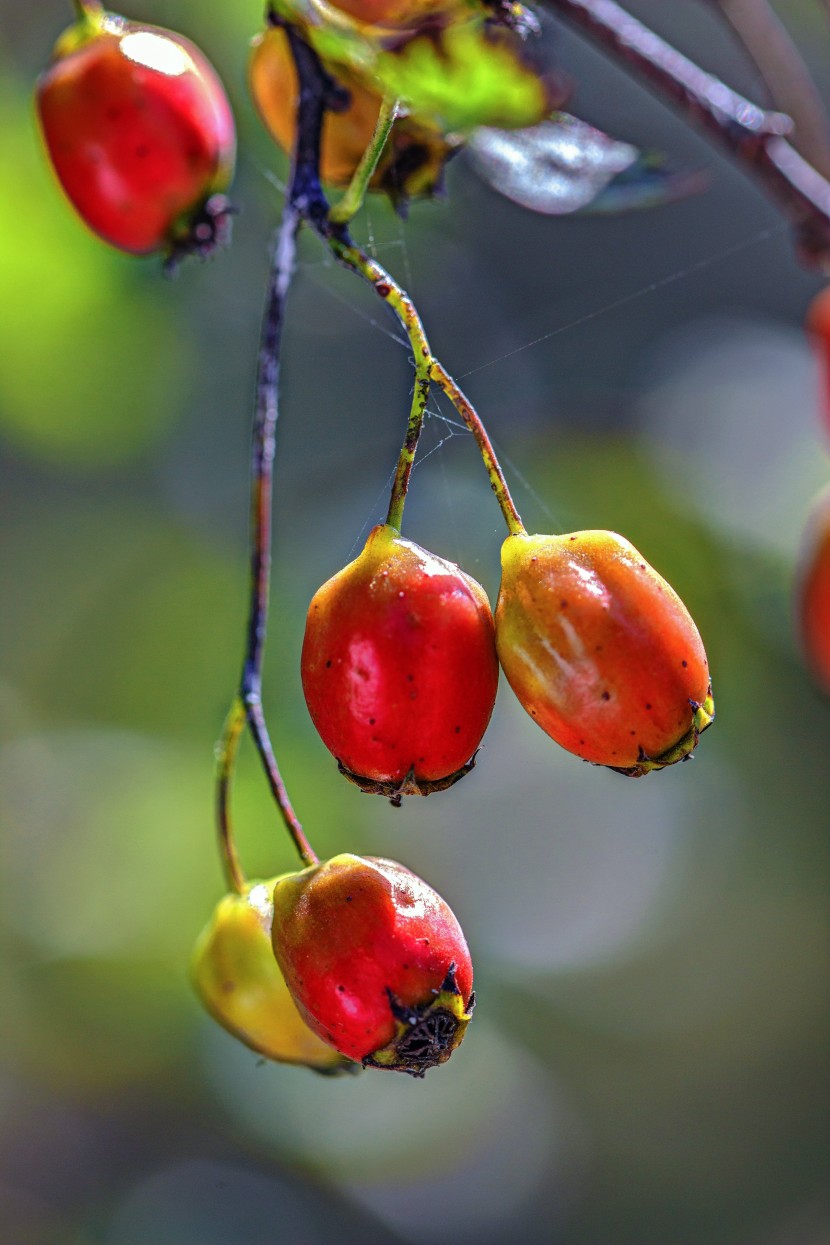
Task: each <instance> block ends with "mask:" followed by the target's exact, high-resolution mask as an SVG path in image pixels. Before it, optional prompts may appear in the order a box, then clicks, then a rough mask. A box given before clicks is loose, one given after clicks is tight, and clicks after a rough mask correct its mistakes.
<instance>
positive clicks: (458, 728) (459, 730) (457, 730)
mask: <svg viewBox="0 0 830 1245" xmlns="http://www.w3.org/2000/svg"><path fill="white" fill-rule="evenodd" d="M455 733H456V735H460V734H461V727H460V726H456V728H455Z"/></svg>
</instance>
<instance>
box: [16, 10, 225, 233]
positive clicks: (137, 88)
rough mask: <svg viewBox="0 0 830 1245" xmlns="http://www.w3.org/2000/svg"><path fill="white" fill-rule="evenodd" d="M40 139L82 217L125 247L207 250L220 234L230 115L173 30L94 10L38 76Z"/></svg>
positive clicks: (213, 80) (209, 75) (198, 56)
mask: <svg viewBox="0 0 830 1245" xmlns="http://www.w3.org/2000/svg"><path fill="white" fill-rule="evenodd" d="M37 108H38V115H39V118H40V124H41V128H42V131H43V137H44V139H45V141H46V146H47V149H48V152H49V156H50V158H51V161H52V164H53V166H54V169H55V172H56V173H57V176H58V180H59V181H60V183H61V186H62V187H63V190H64V192H65V193H66V195H67V197H68V198H69V200H70V201H71V202H72V204H73V206H74V207H75V209H76V211H77V212H78V213H79V215H80V216H81V218H82V219H83V220H84V221H85V222H86V224H87V225H88V226H89V227H90V229H92V230H93V231H94V232H95V233H97V234H98V235H99V236H100V237H102V238H103V239H104V240H105V241H107V242H109V243H111V244H112V245H113V246H116V247H119V248H120V249H121V250H123V251H129V252H131V253H133V254H137V255H144V254H149V253H151V252H153V251H168V252H171V253H175V254H179V253H183V252H185V251H188V250H195V251H197V252H199V253H200V254H206V253H207V252H208V251H209V250H210V249H212V247H213V246H214V245H216V242H217V241H218V240H221V238H220V235H221V234H222V233H223V232H227V212H228V205H227V202H226V201H225V200H224V198H223V197H222V195H221V193H220V192H222V191H224V190H225V189H226V188H227V186H228V184H229V183H230V180H231V176H232V174H233V165H234V156H235V144H236V140H235V131H234V122H233V115H232V113H231V109H230V105H229V103H228V100H227V97H226V95H225V91H224V89H223V87H222V84H221V82H220V81H219V78H218V77H217V75H216V72H215V70H214V69H213V68H212V67H211V65H210V64H209V63H208V61H207V60H206V59H205V57H204V56H203V55H202V53H201V52H200V51H199V50H198V48H196V47H194V45H193V44H192V43H190V42H189V41H188V40H187V39H184V38H182V37H181V36H180V35H176V34H172V33H171V32H170V31H167V30H160V29H158V28H156V27H153V26H140V25H137V24H134V23H132V22H127V21H125V20H124V19H123V18H121V17H115V16H113V15H112V14H107V13H103V12H101V13H91V14H87V15H86V16H84V17H82V18H80V19H79V21H78V23H76V25H75V26H73V27H70V29H69V30H68V31H66V32H65V33H64V35H63V36H62V37H61V39H59V40H58V42H57V44H56V45H55V51H54V53H53V60H52V64H51V65H50V66H49V68H48V69H46V70H45V71H44V73H42V74H41V76H40V78H39V79H38V84H37Z"/></svg>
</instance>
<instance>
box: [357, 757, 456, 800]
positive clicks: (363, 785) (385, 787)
mask: <svg viewBox="0 0 830 1245" xmlns="http://www.w3.org/2000/svg"><path fill="white" fill-rule="evenodd" d="M477 756H478V752H476V753H475V755H474V756H471V757H470V759H469V761H468V762H467V764H466V765H462V766H461V768H460V769H457V770H456V771H455V773H454V774H448V775H447V776H446V778H435V779H433V780H432V781H431V782H430V781H428V780H427V779H425V778H421V779H418V778H416V777H415V770H414V769H411V770H410V771H409V773H408V774H407V775H406V777H405V778H404V779H403V781H402V782H378V781H376V780H375V779H374V778H363V777H362V776H361V775H360V774H353V773H352V772H351V770H348V769H346V767H345V765H344V764H343V762H342V761H340V760H339V759H338V761H337V768H338V769H339V770H340V773H341V774H342V775H343V777H344V778H348V780H349V782H353V783H354V784H355V786H356V787H360V790H361V791H363V792H365V794H366V795H385V796H387V798H388V800H389V803H390V804H391V805H392V807H393V808H400V806H401V801H402V800H403V797H404V796H405V795H434V793H435V792H436V791H446V790H447V788H448V787H452V786H453V785H454V784H455V783H457V782H458V780H459V779H460V778H463V777H464V775H465V774H469V772H470V770H471V769H473V767H474V766H475V763H476V757H477Z"/></svg>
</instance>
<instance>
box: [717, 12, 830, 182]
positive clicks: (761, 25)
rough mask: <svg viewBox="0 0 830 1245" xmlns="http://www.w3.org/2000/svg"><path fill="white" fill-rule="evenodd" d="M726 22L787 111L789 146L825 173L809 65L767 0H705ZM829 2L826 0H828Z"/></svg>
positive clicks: (823, 125) (827, 152) (827, 130)
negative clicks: (790, 137) (719, 12)
mask: <svg viewBox="0 0 830 1245" xmlns="http://www.w3.org/2000/svg"><path fill="white" fill-rule="evenodd" d="M707 3H709V4H710V5H711V4H714V5H715V7H716V8H718V9H719V10H720V11H721V13H722V14H723V16H724V17H725V18H726V20H727V21H728V22H729V24H730V25H731V27H732V29H733V30H734V32H735V34H736V35H737V36H738V39H739V40H740V42H741V44H742V45H743V47H744V48H745V49H746V51H747V52H748V54H749V56H750V57H751V58H752V60H753V62H754V63H755V67H756V68H757V70H758V72H759V73H760V75H761V77H762V78H763V80H764V83H765V85H766V86H767V88H768V90H769V93H770V97H771V99H772V102H773V104H774V105H775V107H776V108H778V109H780V110H781V112H785V113H787V115H788V116H790V117H792V120H793V124H794V126H795V129H794V130H793V135H792V144H793V147H795V149H796V150H797V151H798V152H799V154H800V155H802V156H803V157H804V159H805V160H809V162H810V163H811V164H812V165H813V167H814V168H816V169H817V170H818V171H819V173H821V174H822V175H823V176H825V177H827V176H829V175H830V122H828V117H827V110H826V108H825V107H824V102H823V100H822V98H821V95H820V94H819V92H818V89H817V87H816V84H815V83H814V82H813V79H812V78H811V76H810V71H809V69H808V68H807V66H806V65H805V63H804V58H803V57H802V55H801V53H800V52H799V50H798V48H797V47H796V45H795V43H794V42H793V40H792V39H791V38H790V35H789V33H788V32H787V30H786V28H785V27H784V25H783V24H782V22H781V20H780V19H779V17H778V15H777V14H776V13H775V12H774V11H773V10H772V8H771V7H770V5H769V4H768V3H767V0H707ZM828 3H830V0H828Z"/></svg>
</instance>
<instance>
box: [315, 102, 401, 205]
mask: <svg viewBox="0 0 830 1245" xmlns="http://www.w3.org/2000/svg"><path fill="white" fill-rule="evenodd" d="M398 103H399V101H398V100H396V99H388V98H386V97H384V100H383V103H382V104H381V106H380V112H379V113H378V119H377V124H376V126H375V129H374V133H373V134H372V137H371V140H370V142H369V146H368V147H367V148H366V150H365V151H364V153H363V156H362V158H361V161H360V163H359V164H358V166H357V168H356V169H355V171H354V176H353V177H352V180H351V181H350V182H349V185H348V186H347V188H346V191H345V193H344V194H343V197H342V198H341V199H340V201H339V202H338V203H335V205H334V207H333V208H332V209H331V212H330V213H329V220H331V221H333V222H334V223H335V224H340V225H345V224H346V222H347V221H350V220H351V219H352V217H353V216H354V215H356V213H357V212H359V211H360V209H361V207H362V206H363V200H364V199H365V197H366V191H367V189H368V187H369V182H370V181H371V180H372V177H373V176H374V172H375V169H376V168H377V166H378V160H379V159H380V157H381V155H382V154H383V149H384V147H385V146H386V142H387V139H388V138H389V135H390V134H391V133H392V126H393V125H394V124H395V119H396V117H397V115H398Z"/></svg>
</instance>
